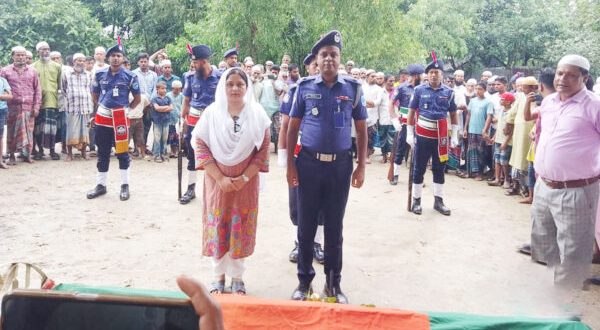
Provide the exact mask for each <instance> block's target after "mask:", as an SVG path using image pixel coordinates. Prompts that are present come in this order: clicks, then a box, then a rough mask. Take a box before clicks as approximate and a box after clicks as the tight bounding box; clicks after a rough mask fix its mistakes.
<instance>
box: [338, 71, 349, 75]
mask: <svg viewBox="0 0 600 330" xmlns="http://www.w3.org/2000/svg"><path fill="white" fill-rule="evenodd" d="M338 74H340V75H342V76H347V75H348V72H347V71H346V70H338Z"/></svg>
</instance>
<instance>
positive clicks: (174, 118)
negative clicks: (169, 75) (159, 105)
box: [167, 80, 183, 158]
mask: <svg viewBox="0 0 600 330" xmlns="http://www.w3.org/2000/svg"><path fill="white" fill-rule="evenodd" d="M182 87H183V85H182V84H181V81H179V80H175V81H173V84H172V85H171V88H172V90H171V91H170V92H168V93H167V97H168V98H169V99H170V100H171V104H173V111H171V120H170V122H169V139H168V140H167V143H168V144H169V146H171V158H176V157H177V151H178V148H179V134H178V133H177V126H178V125H179V116H180V115H181V105H182V104H183V94H182V93H181V89H182ZM179 133H181V132H179Z"/></svg>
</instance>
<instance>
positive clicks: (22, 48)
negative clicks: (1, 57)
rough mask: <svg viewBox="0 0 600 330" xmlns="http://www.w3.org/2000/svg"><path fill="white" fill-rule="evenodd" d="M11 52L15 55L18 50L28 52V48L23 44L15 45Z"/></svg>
mask: <svg viewBox="0 0 600 330" xmlns="http://www.w3.org/2000/svg"><path fill="white" fill-rule="evenodd" d="M10 51H11V54H12V55H14V54H15V53H16V52H25V53H27V49H25V47H23V46H14V47H13V48H12V49H11V50H10Z"/></svg>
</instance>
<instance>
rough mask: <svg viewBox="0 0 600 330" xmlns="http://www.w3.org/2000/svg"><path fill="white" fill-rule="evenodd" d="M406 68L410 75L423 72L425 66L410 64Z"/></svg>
mask: <svg viewBox="0 0 600 330" xmlns="http://www.w3.org/2000/svg"><path fill="white" fill-rule="evenodd" d="M407 70H408V74H409V75H411V76H412V75H413V74H422V73H423V72H425V68H424V67H423V66H422V65H421V64H410V65H409V66H408V68H407Z"/></svg>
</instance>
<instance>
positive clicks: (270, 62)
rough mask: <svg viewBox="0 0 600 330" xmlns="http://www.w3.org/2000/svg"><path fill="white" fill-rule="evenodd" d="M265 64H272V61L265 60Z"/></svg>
mask: <svg viewBox="0 0 600 330" xmlns="http://www.w3.org/2000/svg"><path fill="white" fill-rule="evenodd" d="M265 65H273V61H266V62H265Z"/></svg>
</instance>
